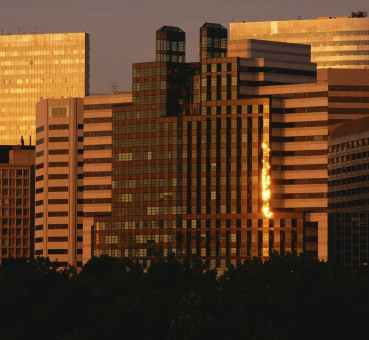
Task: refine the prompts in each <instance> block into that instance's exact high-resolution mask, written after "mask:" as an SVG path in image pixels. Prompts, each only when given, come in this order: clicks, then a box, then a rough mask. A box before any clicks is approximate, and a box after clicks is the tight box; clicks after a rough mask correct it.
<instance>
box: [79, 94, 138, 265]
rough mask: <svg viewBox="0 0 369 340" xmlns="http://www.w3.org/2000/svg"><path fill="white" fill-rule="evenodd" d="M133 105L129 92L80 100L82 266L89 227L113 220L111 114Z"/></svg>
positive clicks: (87, 250)
mask: <svg viewBox="0 0 369 340" xmlns="http://www.w3.org/2000/svg"><path fill="white" fill-rule="evenodd" d="M131 102H132V95H131V93H128V92H122V93H116V94H112V95H95V96H89V97H85V98H84V100H83V191H82V201H81V203H82V212H83V236H84V239H83V263H85V262H87V261H88V260H89V259H90V258H91V228H92V227H93V226H95V225H96V224H98V223H100V225H106V224H109V223H111V218H112V177H113V174H112V173H113V115H114V114H118V115H119V114H120V113H121V112H125V110H126V109H127V106H129V105H130V104H131Z"/></svg>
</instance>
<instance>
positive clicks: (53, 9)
mask: <svg viewBox="0 0 369 340" xmlns="http://www.w3.org/2000/svg"><path fill="white" fill-rule="evenodd" d="M356 10H364V11H368V10H369V4H368V2H367V0H0V31H2V32H5V33H16V32H18V31H20V32H62V31H66V32H76V31H86V32H89V33H90V34H91V90H92V92H108V91H110V90H111V87H112V84H113V83H116V84H118V85H119V88H120V89H121V90H129V89H130V86H131V64H132V62H138V61H150V60H153V58H154V32H155V30H156V29H157V28H159V27H160V26H162V25H176V26H179V27H181V28H182V29H183V30H185V31H186V32H187V60H189V61H191V60H196V59H197V54H198V30H199V28H200V26H201V25H202V24H203V23H204V22H206V21H207V22H219V23H223V24H225V25H227V24H228V23H229V22H230V21H233V20H256V19H257V20H270V19H288V18H297V17H298V16H301V17H302V18H309V17H316V16H327V15H331V16H338V15H348V14H350V13H351V12H352V11H356Z"/></svg>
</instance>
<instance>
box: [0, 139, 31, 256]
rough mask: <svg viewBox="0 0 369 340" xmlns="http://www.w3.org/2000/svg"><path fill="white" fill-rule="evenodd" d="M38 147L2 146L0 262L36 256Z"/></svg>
mask: <svg viewBox="0 0 369 340" xmlns="http://www.w3.org/2000/svg"><path fill="white" fill-rule="evenodd" d="M34 156H35V150H34V147H30V146H24V145H23V146H0V235H1V236H0V237H1V241H0V262H1V261H2V260H4V259H7V258H30V257H32V256H33V230H34V229H33V227H34V218H33V217H34V193H35V192H34Z"/></svg>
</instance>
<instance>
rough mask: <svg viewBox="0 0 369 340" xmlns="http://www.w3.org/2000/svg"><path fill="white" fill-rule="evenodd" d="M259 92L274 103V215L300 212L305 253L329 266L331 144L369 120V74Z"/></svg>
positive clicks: (340, 73) (322, 76) (322, 74)
mask: <svg viewBox="0 0 369 340" xmlns="http://www.w3.org/2000/svg"><path fill="white" fill-rule="evenodd" d="M254 91H255V92H254V95H256V96H258V97H265V96H267V97H270V98H271V106H272V108H271V112H272V121H271V124H272V137H271V141H272V143H271V179H272V193H273V200H272V202H271V204H272V209H273V211H274V212H283V211H295V212H300V213H301V214H302V215H303V219H304V230H303V232H304V234H305V235H306V237H305V245H304V246H305V249H304V251H305V252H306V253H308V254H311V255H315V256H318V257H319V258H320V259H323V260H326V259H328V239H329V233H328V224H329V220H328V180H329V176H328V139H329V136H330V131H331V129H332V127H333V126H334V125H335V124H337V123H340V122H342V121H344V120H352V119H358V118H362V117H365V116H368V115H369V70H334V69H331V70H320V71H319V72H318V79H317V81H316V82H314V83H307V84H290V85H273V86H259V87H255V89H254ZM245 93H247V94H248V95H250V89H247V91H245Z"/></svg>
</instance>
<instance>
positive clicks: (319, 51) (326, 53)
mask: <svg viewBox="0 0 369 340" xmlns="http://www.w3.org/2000/svg"><path fill="white" fill-rule="evenodd" d="M229 28H230V34H229V39H230V41H229V44H228V50H229V51H237V50H239V49H240V41H241V40H244V39H263V40H272V41H281V42H290V43H299V44H309V45H311V59H312V62H314V63H316V64H317V66H318V68H351V69H352V68H360V69H367V68H369V52H368V50H369V18H367V17H366V14H365V13H360V12H359V13H353V14H352V15H351V16H348V17H321V18H315V19H297V20H278V21H259V22H253V21H250V22H248V21H243V22H232V23H230V26H229ZM241 45H242V44H241Z"/></svg>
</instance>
